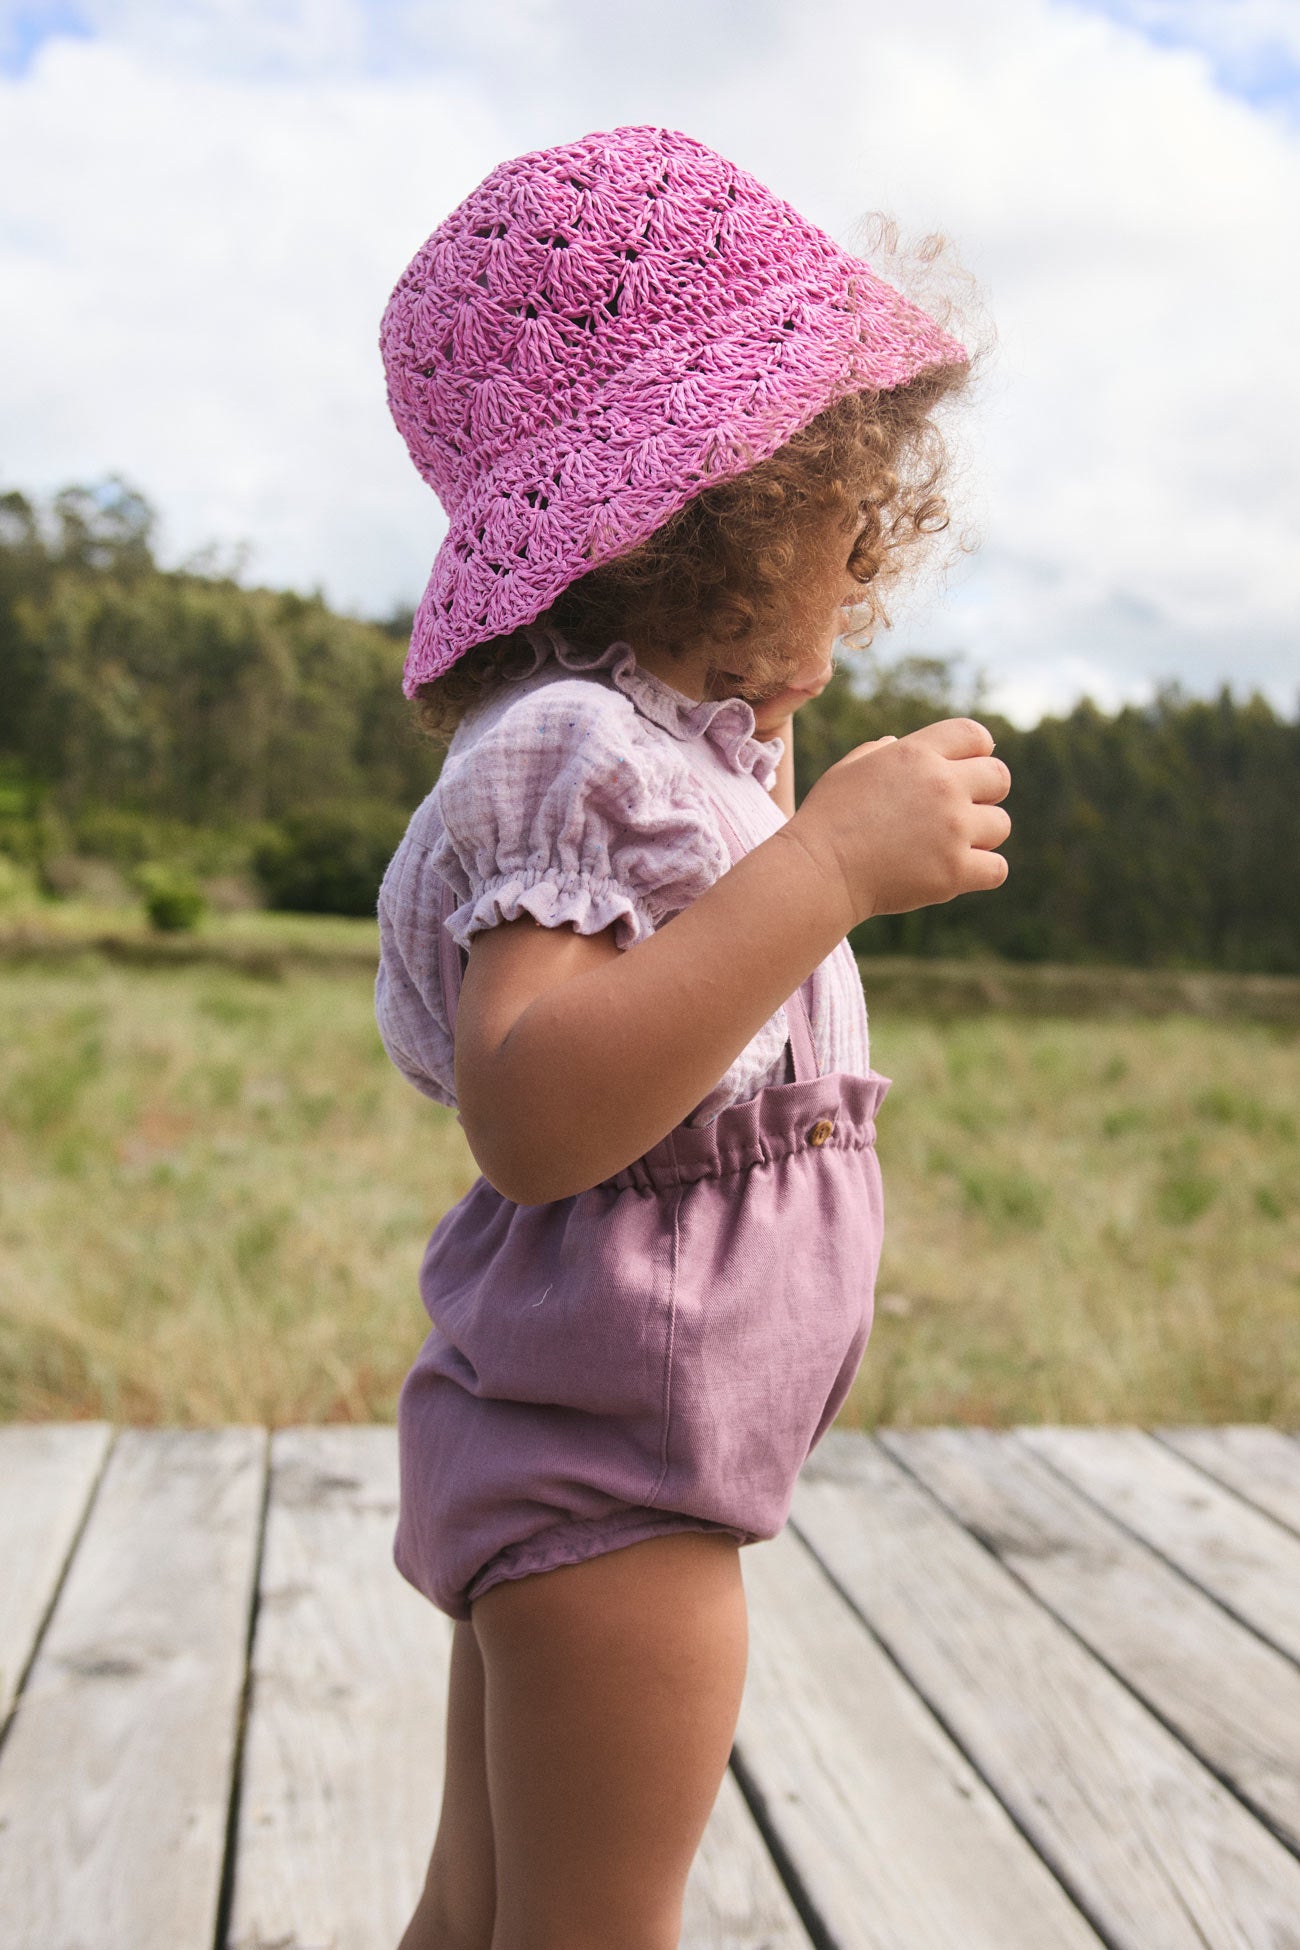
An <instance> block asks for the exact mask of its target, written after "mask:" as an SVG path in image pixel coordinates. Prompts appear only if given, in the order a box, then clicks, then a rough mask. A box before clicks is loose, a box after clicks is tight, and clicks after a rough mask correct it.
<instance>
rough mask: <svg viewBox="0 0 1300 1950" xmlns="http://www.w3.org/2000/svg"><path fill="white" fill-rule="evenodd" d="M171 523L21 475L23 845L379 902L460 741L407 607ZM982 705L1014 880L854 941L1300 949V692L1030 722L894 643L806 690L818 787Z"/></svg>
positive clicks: (1196, 953)
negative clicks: (412, 701)
mask: <svg viewBox="0 0 1300 1950" xmlns="http://www.w3.org/2000/svg"><path fill="white" fill-rule="evenodd" d="M156 528H157V519H156V515H155V512H154V510H153V509H152V508H151V507H150V506H149V504H148V502H147V501H146V499H145V498H144V497H143V496H142V495H141V494H140V493H138V492H137V491H136V490H135V489H133V488H132V487H131V486H130V485H129V484H128V483H126V482H125V481H123V480H122V479H121V478H120V477H118V476H113V477H110V478H109V479H107V480H105V481H101V482H98V483H95V484H92V485H89V486H71V487H68V488H65V489H63V490H62V491H61V492H59V493H57V494H55V495H53V496H51V497H50V498H49V499H48V500H46V501H44V502H41V501H38V500H37V499H36V498H35V497H33V496H29V495H27V494H24V493H23V492H21V491H19V490H16V489H13V490H10V491H9V492H7V493H5V494H3V495H0V856H7V857H8V860H9V861H10V863H11V864H12V866H13V868H14V869H15V870H16V871H18V872H20V873H26V874H28V875H30V876H31V877H32V879H33V880H34V881H35V882H36V884H37V885H39V886H40V887H41V888H42V889H43V890H44V891H45V892H46V893H50V894H59V893H62V892H66V891H67V890H68V889H69V888H71V887H75V886H78V885H79V884H81V882H79V880H78V872H79V870H81V871H82V873H83V879H84V869H85V867H86V863H95V862H99V863H102V864H103V865H104V866H106V867H108V868H111V869H114V870H115V871H116V872H117V873H118V874H120V875H123V876H127V875H130V874H132V873H134V874H136V875H138V874H139V873H140V871H141V870H142V869H148V868H149V867H151V866H153V867H157V868H162V869H166V868H172V869H175V870H177V871H182V872H185V873H189V874H192V875H194V876H197V877H199V878H200V879H201V880H202V881H204V882H206V883H208V884H216V883H218V882H221V883H223V884H226V885H231V884H235V885H239V884H243V885H245V886H246V887H249V888H252V889H255V890H256V898H258V899H260V900H262V901H264V902H265V903H266V904H268V905H270V906H272V907H277V908H284V909H297V910H300V911H306V912H323V913H343V914H366V913H370V912H373V908H374V899H375V891H376V889H377V886H378V881H379V876H380V874H381V873H382V871H383V867H384V865H385V864H386V862H387V860H388V858H389V856H390V854H391V852H392V850H393V848H394V847H395V845H396V844H397V841H398V840H399V838H400V837H401V834H402V831H403V829H404V827H405V824H406V821H407V819H408V818H409V815H410V813H411V811H412V810H413V808H414V806H415V805H416V804H417V802H418V801H419V800H420V799H421V798H422V797H423V796H424V794H425V793H426V792H427V791H428V790H429V788H430V786H431V785H432V784H433V782H434V780H435V779H436V777H437V771H438V764H439V757H440V753H439V750H438V748H437V747H435V746H433V745H431V744H430V743H429V742H428V741H427V740H426V739H425V738H424V737H423V736H422V735H421V734H420V732H419V731H418V729H417V728H416V726H415V723H414V720H413V717H412V714H411V707H410V706H408V705H407V704H406V703H405V701H404V700H403V698H402V695H401V690H400V675H401V667H402V660H403V656H404V653H405V647H406V637H407V633H408V630H409V626H410V616H409V613H408V614H405V615H402V614H397V615H394V616H391V617H389V618H386V619H383V620H376V621H365V620H360V619H357V618H354V617H348V616H342V615H339V614H337V613H335V612H333V611H332V610H331V609H330V608H329V606H328V605H327V604H326V602H325V601H324V599H323V597H322V596H321V595H320V594H319V593H317V594H313V595H307V596H304V595H301V594H297V593H293V592H290V591H278V590H273V589H266V588H257V587H250V586H246V584H245V583H244V582H243V581H242V580H241V579H240V578H239V576H238V575H237V574H235V573H232V572H230V571H229V570H223V569H221V568H220V567H219V566H218V565H216V564H215V562H214V561H213V560H211V559H210V558H202V557H201V558H198V559H196V560H195V561H193V562H191V563H190V564H188V565H187V566H185V567H183V568H179V569H165V568H162V567H160V566H159V563H158V561H157V559H156V555H155V537H156ZM878 648H879V646H877V649H878ZM1229 661H1230V651H1229V650H1228V648H1227V647H1225V654H1224V662H1225V665H1226V664H1227V663H1228V662H1229ZM967 712H969V713H971V714H973V715H975V716H978V717H979V718H980V719H981V721H982V722H983V723H985V724H987V725H988V727H989V729H990V730H991V732H992V733H993V736H994V738H995V739H996V741H997V749H998V752H999V754H1000V755H1001V756H1002V757H1003V758H1004V759H1005V760H1006V762H1007V764H1008V765H1009V766H1010V768H1011V774H1012V790H1011V795H1010V797H1009V799H1008V800H1007V809H1008V811H1009V812H1010V814H1011V817H1012V820H1013V830H1012V833H1011V836H1010V838H1009V839H1008V841H1007V842H1006V844H1005V846H1004V848H1003V849H1002V851H1003V852H1004V853H1005V854H1006V857H1007V860H1008V863H1009V867H1010V873H1009V876H1008V879H1007V882H1006V884H1005V886H1004V887H1003V888H1002V889H1000V890H999V891H998V894H997V897H996V899H990V898H989V897H988V896H987V895H983V894H968V895H963V896H960V897H959V898H958V899H956V900H955V901H951V902H949V903H947V904H945V905H943V906H940V907H931V908H925V909H921V910H919V911H917V912H916V913H913V914H906V915H895V916H888V917H882V918H880V919H877V920H874V921H871V922H869V923H866V924H865V925H864V926H863V927H862V928H860V929H858V930H856V931H855V934H854V937H853V940H854V946H855V947H857V948H859V949H860V950H861V951H863V952H871V953H873V954H882V953H889V952H898V953H904V954H910V955H925V956H990V957H999V958H1004V959H1006V960H1011V961H1030V962H1032V961H1051V962H1067V963H1100V964H1115V965H1125V966H1129V967H1150V968H1161V967H1163V968H1179V969H1224V970H1231V971H1234V972H1239V973H1255V972H1258V973H1275V974H1294V973H1300V794H1298V793H1297V790H1296V786H1297V780H1298V778H1300V698H1298V701H1297V718H1296V719H1295V720H1289V719H1286V718H1282V717H1279V716H1278V715H1277V713H1276V712H1275V711H1274V709H1273V708H1272V706H1271V705H1270V704H1269V703H1268V702H1267V701H1266V700H1265V699H1263V698H1262V697H1260V696H1259V695H1258V694H1257V693H1256V694H1254V695H1252V696H1251V697H1249V698H1248V699H1247V700H1245V701H1244V702H1242V701H1238V700H1237V699H1235V698H1234V696H1233V695H1232V693H1231V690H1230V688H1229V686H1228V685H1227V684H1224V685H1223V687H1222V688H1221V689H1220V691H1219V693H1218V695H1217V696H1216V697H1214V698H1211V699H1206V698H1198V697H1192V696H1189V695H1187V694H1186V693H1185V692H1184V691H1183V689H1182V688H1181V687H1180V686H1179V685H1178V684H1176V683H1175V684H1170V685H1167V686H1165V687H1163V688H1162V689H1160V690H1159V691H1158V693H1157V695H1156V697H1155V699H1154V700H1153V701H1152V702H1151V703H1150V704H1148V705H1145V706H1142V707H1137V706H1126V707H1125V708H1123V709H1121V710H1119V711H1118V712H1115V713H1113V714H1109V715H1108V714H1107V713H1105V712H1103V711H1101V710H1100V709H1098V708H1097V707H1096V706H1095V705H1094V704H1093V703H1092V702H1091V701H1089V700H1087V699H1084V700H1082V701H1081V702H1080V703H1079V704H1077V705H1076V706H1075V707H1074V709H1073V710H1072V711H1070V712H1069V714H1068V715H1066V716H1063V717H1046V718H1044V719H1042V720H1041V721H1040V722H1039V723H1038V724H1036V725H1034V726H1032V727H1030V728H1027V729H1020V728H1017V727H1016V726H1014V725H1013V724H1011V723H1010V722H1009V721H1007V720H1006V719H1004V718H1002V717H1001V716H1000V715H999V714H998V713H996V712H990V711H989V710H987V709H985V708H983V707H982V704H981V700H980V697H979V695H978V692H976V693H975V694H972V693H971V692H970V691H968V690H964V689H963V688H962V679H961V677H960V675H959V672H958V668H957V660H955V659H951V658H948V659H946V658H942V657H918V656H912V657H905V658H901V659H897V660H895V661H894V662H893V663H892V664H888V663H886V662H884V661H883V660H881V659H879V658H878V657H877V655H876V651H874V650H873V651H872V652H868V653H865V655H863V656H860V657H856V658H854V659H852V660H851V661H850V663H847V664H844V665H841V666H840V668H839V669H838V670H837V671H836V675H835V678H834V680H833V681H832V683H831V684H830V686H829V687H828V689H827V690H826V691H825V692H824V693H823V695H822V696H821V697H820V698H818V699H815V700H814V701H813V702H812V703H811V704H810V705H808V706H807V707H806V709H805V710H803V711H802V712H800V714H799V716H798V718H797V720H796V726H795V730H796V749H795V759H796V774H797V786H798V792H799V793H800V795H802V794H803V793H805V792H806V791H807V790H808V789H809V787H810V786H811V785H812V783H813V781H814V780H815V779H816V778H817V776H818V775H819V773H820V772H821V771H823V770H824V769H825V767H826V766H828V765H830V764H832V763H833V762H834V761H835V760H836V759H837V758H839V757H841V756H842V755H843V754H844V753H845V752H847V751H849V750H851V749H852V748H853V747H854V746H855V745H857V744H860V743H862V742H863V741H864V740H866V739H868V738H874V737H879V736H880V735H882V734H883V733H885V732H895V733H897V734H900V735H902V734H904V733H906V732H907V731H910V730H913V729H915V728H916V727H917V726H919V725H922V724H925V723H928V722H930V721H931V720H933V719H935V718H938V717H946V716H952V715H954V714H957V713H967ZM2 864H3V861H2V860H0V865H2Z"/></svg>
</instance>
